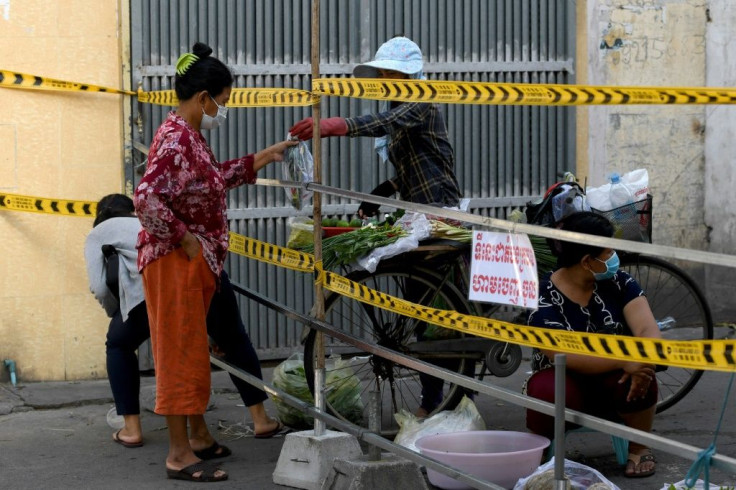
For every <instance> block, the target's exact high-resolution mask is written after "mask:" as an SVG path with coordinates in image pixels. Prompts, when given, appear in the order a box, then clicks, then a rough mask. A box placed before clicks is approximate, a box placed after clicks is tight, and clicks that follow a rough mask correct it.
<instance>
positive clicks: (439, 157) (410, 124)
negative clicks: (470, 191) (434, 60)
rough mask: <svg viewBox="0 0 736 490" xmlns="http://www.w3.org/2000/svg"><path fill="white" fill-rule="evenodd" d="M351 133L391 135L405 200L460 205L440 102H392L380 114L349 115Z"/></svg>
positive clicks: (396, 181)
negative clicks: (387, 108)
mask: <svg viewBox="0 0 736 490" xmlns="http://www.w3.org/2000/svg"><path fill="white" fill-rule="evenodd" d="M345 121H346V122H347V124H348V136H374V137H381V136H386V135H389V136H390V138H391V142H390V143H389V148H388V154H389V159H390V160H391V162H392V163H393V165H394V168H395V169H396V177H395V178H394V179H392V180H393V182H394V185H395V186H396V188H397V189H398V190H399V193H400V194H401V198H402V199H403V200H405V201H409V202H415V203H419V204H436V205H438V206H457V204H458V202H459V200H460V197H461V196H462V194H461V192H460V188H459V186H458V184H457V179H456V178H455V171H454V166H455V156H454V152H453V150H452V146H451V145H450V142H449V140H448V138H447V127H446V125H445V118H444V117H443V116H442V112H440V109H439V106H437V104H427V103H403V104H402V103H392V104H391V109H390V110H388V111H386V112H381V113H379V114H368V115H365V116H360V117H353V118H348V119H346V120H345Z"/></svg>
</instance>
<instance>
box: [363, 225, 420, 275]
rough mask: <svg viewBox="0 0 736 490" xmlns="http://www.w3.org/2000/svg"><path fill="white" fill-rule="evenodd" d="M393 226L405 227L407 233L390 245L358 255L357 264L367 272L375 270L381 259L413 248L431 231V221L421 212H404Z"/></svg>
mask: <svg viewBox="0 0 736 490" xmlns="http://www.w3.org/2000/svg"><path fill="white" fill-rule="evenodd" d="M395 226H400V227H401V228H403V229H405V230H406V231H407V235H406V236H404V237H401V238H399V239H398V240H396V241H395V242H394V243H392V244H391V245H386V246H385V247H378V248H375V249H373V250H372V251H371V252H370V253H368V254H367V255H364V256H363V257H359V258H358V259H357V262H358V266H360V267H362V268H363V269H365V270H367V271H368V272H376V268H377V267H378V263H379V262H380V261H381V260H382V259H387V258H389V257H393V256H395V255H399V254H402V253H404V252H408V251H410V250H414V249H415V248H417V247H418V246H419V242H420V241H421V240H424V239H426V238H429V235H430V233H431V231H432V223H430V221H429V220H428V219H427V217H426V216H425V215H423V214H421V213H405V214H404V215H403V216H402V217H401V218H399V219H398V220H396V223H395Z"/></svg>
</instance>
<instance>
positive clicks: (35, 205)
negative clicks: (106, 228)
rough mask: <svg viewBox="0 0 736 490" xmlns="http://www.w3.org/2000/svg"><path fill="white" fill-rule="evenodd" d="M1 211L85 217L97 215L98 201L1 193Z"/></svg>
mask: <svg viewBox="0 0 736 490" xmlns="http://www.w3.org/2000/svg"><path fill="white" fill-rule="evenodd" d="M0 211H25V212H27V213H43V214H56V215H59V214H61V215H64V216H80V217H83V218H85V217H94V216H95V214H96V213H97V203H96V202H92V201H70V200H66V199H49V198H46V197H33V196H21V195H18V194H6V193H0Z"/></svg>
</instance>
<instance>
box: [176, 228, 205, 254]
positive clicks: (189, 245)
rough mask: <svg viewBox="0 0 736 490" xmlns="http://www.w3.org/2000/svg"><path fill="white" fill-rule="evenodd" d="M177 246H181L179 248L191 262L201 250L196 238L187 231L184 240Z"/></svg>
mask: <svg viewBox="0 0 736 490" xmlns="http://www.w3.org/2000/svg"><path fill="white" fill-rule="evenodd" d="M179 245H181V248H182V249H183V250H184V252H185V253H186V254H187V257H189V260H192V259H194V258H195V257H196V256H197V255H199V249H200V248H202V245H200V244H199V240H197V237H196V236H194V235H193V234H192V233H191V232H189V231H187V232H186V234H185V235H184V238H182V239H181V242H179Z"/></svg>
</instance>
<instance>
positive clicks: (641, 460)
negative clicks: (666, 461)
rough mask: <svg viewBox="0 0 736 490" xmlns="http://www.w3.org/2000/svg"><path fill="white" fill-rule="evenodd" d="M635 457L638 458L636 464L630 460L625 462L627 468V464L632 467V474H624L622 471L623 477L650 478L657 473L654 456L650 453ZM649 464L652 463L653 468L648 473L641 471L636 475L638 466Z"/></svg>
mask: <svg viewBox="0 0 736 490" xmlns="http://www.w3.org/2000/svg"><path fill="white" fill-rule="evenodd" d="M636 456H639V462H638V463H637V462H636V461H634V460H633V459H631V458H629V459H628V460H627V461H626V467H627V468H628V466H629V462H631V463H632V464H633V465H634V471H633V472H632V473H626V470H624V476H625V477H626V478H645V477H647V476H652V475H653V474H654V473H655V472H656V471H657V460H656V459H655V458H654V455H653V454H652V453H651V451H650V452H648V453H644V454H637V455H636ZM649 462H651V463H654V468H652V469H651V470H649V471H641V472H639V473H636V468H638V467H639V465H641V464H642V463H649Z"/></svg>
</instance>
